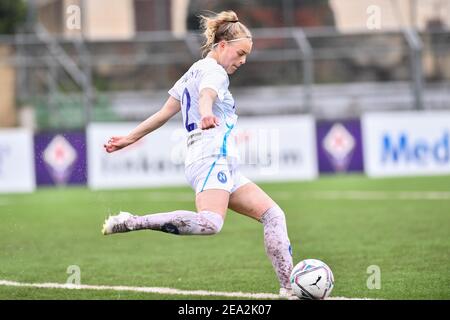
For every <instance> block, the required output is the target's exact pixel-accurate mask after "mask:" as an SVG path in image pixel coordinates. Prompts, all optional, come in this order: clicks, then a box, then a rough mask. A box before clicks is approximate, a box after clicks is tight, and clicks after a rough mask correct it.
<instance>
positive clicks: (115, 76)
mask: <svg viewBox="0 0 450 320" xmlns="http://www.w3.org/2000/svg"><path fill="white" fill-rule="evenodd" d="M252 32H253V36H254V48H253V52H252V54H251V55H250V56H249V58H248V61H247V64H246V66H245V68H244V69H243V70H240V71H239V72H238V73H236V75H233V76H232V89H233V90H234V91H236V92H237V93H238V95H241V96H242V99H243V101H245V103H243V108H242V109H241V110H243V112H244V113H248V114H257V113H270V112H273V113H280V112H281V113H283V112H286V113H289V112H310V113H315V114H317V115H322V116H324V117H326V116H327V115H328V116H342V115H346V116H352V113H351V112H352V111H350V112H347V113H345V114H339V113H338V114H336V112H335V110H333V109H332V108H333V102H332V101H333V99H334V101H335V103H334V104H335V105H339V100H340V99H342V98H343V95H344V98H345V99H346V100H345V103H344V104H346V105H347V106H348V105H349V104H351V103H354V102H355V97H356V100H358V99H359V100H361V99H363V98H364V96H370V95H372V96H374V97H377V96H378V95H380V94H382V95H384V96H383V98H384V99H385V100H382V101H377V100H376V99H375V101H372V102H371V100H370V99H369V100H367V101H365V102H362V103H363V107H364V106H367V105H370V103H372V109H374V108H377V107H376V105H377V103H378V104H379V107H380V109H382V108H385V107H386V105H389V106H392V108H397V109H402V108H406V109H407V108H410V109H424V108H446V107H448V106H449V105H450V104H449V102H450V96H449V94H448V92H450V90H449V89H450V86H449V83H450V31H449V30H439V31H433V32H427V33H417V32H416V31H415V30H414V29H404V30H400V31H385V30H384V31H383V32H361V33H351V34H342V33H339V32H338V31H336V30H335V29H334V28H311V29H302V28H276V29H255V30H252ZM0 44H3V45H8V46H11V47H13V48H14V50H13V52H14V54H13V55H11V56H9V57H3V58H2V60H0V64H8V65H12V66H14V68H15V69H16V71H17V86H16V87H17V99H18V103H19V104H20V105H32V106H33V107H34V108H35V110H36V114H37V116H38V119H39V125H40V127H42V128H47V127H79V126H83V125H85V124H86V123H88V122H90V121H98V120H120V119H127V118H128V119H130V118H133V119H139V118H142V117H144V115H145V114H147V115H148V113H149V112H150V111H151V108H149V110H147V111H142V112H141V111H138V112H134V111H136V110H141V109H139V106H138V105H139V102H138V103H136V101H137V100H139V97H148V96H149V95H150V98H149V99H148V101H149V102H150V103H151V102H154V103H156V102H160V100H161V99H163V97H162V93H164V94H165V93H166V92H167V90H168V89H169V88H170V87H171V86H172V85H173V83H174V82H175V81H176V80H177V79H178V78H179V77H180V76H181V75H182V74H183V73H184V72H185V71H186V69H187V68H188V67H189V66H190V65H191V64H192V63H193V62H194V61H195V60H197V59H199V58H200V56H201V54H200V46H201V37H200V35H199V34H198V33H187V34H186V35H185V36H183V37H182V38H177V37H174V36H173V34H172V33H171V32H166V31H158V32H149V33H141V34H138V35H137V36H136V37H134V38H133V39H129V40H120V41H96V42H90V41H84V40H83V38H67V37H58V36H53V35H51V34H49V33H48V32H47V31H46V30H45V29H44V28H43V27H42V26H38V28H37V29H36V33H34V34H17V35H15V36H13V37H0ZM392 88H396V90H397V91H396V92H392V91H391V90H390V89H392ZM234 91H233V92H234ZM427 92H428V93H431V94H427ZM386 94H387V95H386ZM436 95H438V96H441V98H440V99H438V100H437V101H436V99H435V97H436ZM124 96H125V97H126V96H128V97H134V102H135V103H133V99H129V100H128V103H129V104H130V105H129V107H128V109H129V110H128V111H129V112H128V115H129V116H128V117H127V112H124V110H120V106H119V107H117V108H114V106H117V105H120V101H121V99H122V101H123V99H124ZM333 96H334V98H333ZM399 96H401V97H402V99H400V100H399V99H398V98H399ZM427 97H429V98H427ZM431 97H433V98H431ZM143 99H144V98H143ZM125 100H126V99H125ZM254 100H257V103H254V102H253V103H252V101H254ZM130 101H131V102H130ZM349 101H350V102H349ZM352 101H353V102H352ZM392 102H393V103H392ZM273 105H276V106H273ZM134 106H135V107H136V110H134V111H133V107H134ZM158 106H159V105H158ZM347 109H348V108H347ZM360 109H361V108H360ZM133 112H134V113H133ZM353 112H356V111H355V110H353ZM132 114H133V116H130V115H132Z"/></svg>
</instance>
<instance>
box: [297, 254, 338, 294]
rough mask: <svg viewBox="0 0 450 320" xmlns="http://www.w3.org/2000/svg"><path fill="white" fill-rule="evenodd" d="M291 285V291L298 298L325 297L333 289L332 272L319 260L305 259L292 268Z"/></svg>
mask: <svg viewBox="0 0 450 320" xmlns="http://www.w3.org/2000/svg"><path fill="white" fill-rule="evenodd" d="M291 285H292V291H293V293H294V294H295V295H296V296H297V297H299V298H300V299H309V300H322V299H326V298H327V297H329V296H330V293H331V291H332V290H333V286H334V277H333V272H331V269H330V267H328V266H327V265H326V264H325V263H324V262H322V261H320V260H317V259H306V260H303V261H300V262H299V263H298V264H297V265H296V266H295V267H294V268H293V269H292V273H291Z"/></svg>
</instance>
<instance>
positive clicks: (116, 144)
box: [104, 96, 181, 153]
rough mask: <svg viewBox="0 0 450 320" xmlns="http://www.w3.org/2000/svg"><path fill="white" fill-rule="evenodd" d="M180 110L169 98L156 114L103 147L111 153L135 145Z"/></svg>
mask: <svg viewBox="0 0 450 320" xmlns="http://www.w3.org/2000/svg"><path fill="white" fill-rule="evenodd" d="M180 110H181V104H180V101H178V100H177V99H175V98H174V97H172V96H170V97H169V99H167V101H166V103H165V104H164V106H163V107H162V108H161V109H160V110H159V111H158V112H156V113H155V114H153V115H152V116H150V117H149V118H148V119H147V120H145V121H143V122H141V123H140V124H139V125H138V126H137V127H136V128H134V129H133V130H132V131H131V132H130V133H129V134H128V135H127V136H115V137H111V138H110V139H109V140H108V142H107V143H106V144H105V145H104V147H105V150H106V152H108V153H111V152H114V151H117V150H120V149H123V148H125V147H126V146H129V145H130V144H133V143H135V142H136V141H138V140H139V139H141V138H142V137H144V136H145V135H147V134H149V133H150V132H152V131H155V130H156V129H158V128H159V127H161V126H162V125H163V124H165V123H166V122H167V121H168V120H169V119H170V118H172V117H173V116H174V115H175V114H177V113H178V112H179V111H180Z"/></svg>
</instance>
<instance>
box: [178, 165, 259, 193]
mask: <svg viewBox="0 0 450 320" xmlns="http://www.w3.org/2000/svg"><path fill="white" fill-rule="evenodd" d="M185 175H186V179H187V181H188V182H189V184H190V185H191V187H192V189H194V190H195V193H196V194H198V193H200V192H202V191H204V190H209V189H221V190H226V191H228V192H229V193H233V192H234V191H236V190H237V189H238V188H239V187H241V186H243V185H244V184H246V183H249V182H250V180H249V179H248V178H246V177H245V176H244V175H242V173H241V172H240V171H239V168H238V166H237V165H231V164H229V163H228V162H227V161H226V159H224V158H219V159H218V158H217V157H210V158H205V159H203V160H200V161H196V162H194V163H192V164H190V165H189V166H187V167H186V169H185Z"/></svg>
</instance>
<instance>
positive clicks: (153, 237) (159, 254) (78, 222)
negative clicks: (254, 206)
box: [0, 175, 450, 299]
mask: <svg viewBox="0 0 450 320" xmlns="http://www.w3.org/2000/svg"><path fill="white" fill-rule="evenodd" d="M260 186H261V187H262V188H263V189H264V190H266V192H268V193H269V194H270V195H271V196H272V197H273V198H274V199H275V200H276V201H277V202H278V203H279V205H280V206H281V207H282V208H283V209H284V211H285V213H286V217H287V221H288V231H289V235H290V240H291V243H292V247H293V257H294V263H297V262H299V261H300V260H303V259H306V258H316V259H320V260H323V261H324V262H326V263H327V264H328V265H329V266H330V267H331V268H332V270H333V273H334V276H335V287H334V290H333V292H332V296H335V297H348V298H352V297H357V298H378V299H450V268H449V265H450V176H438V177H421V178H389V179H368V178H366V177H364V176H360V175H349V176H327V177H321V178H320V179H318V180H316V181H313V182H286V183H262V184H260ZM193 199H194V194H193V192H192V191H191V190H190V189H189V188H187V187H186V188H158V189H141V190H114V191H91V190H89V189H87V188H59V189H58V188H57V189H53V188H49V189H38V191H36V192H35V193H33V194H12V195H0V218H1V221H0V280H10V281H18V282H26V283H46V282H54V283H65V282H66V281H67V278H68V277H69V276H70V275H69V274H68V273H67V268H68V266H71V265H77V266H79V267H80V270H81V284H88V285H123V286H139V287H144V286H145V287H170V288H176V289H183V290H211V291H232V292H236V291H242V292H255V293H277V292H278V284H277V280H276V277H275V273H274V272H273V270H272V267H271V264H270V261H269V259H268V258H267V257H266V255H265V252H264V246H263V233H262V226H261V225H260V224H259V223H257V222H256V221H254V220H251V219H249V218H247V217H243V216H241V215H238V214H236V213H234V212H232V211H229V212H228V215H227V218H226V221H225V225H224V227H223V229H222V231H221V233H220V234H218V235H215V236H205V237H201V236H174V235H169V234H164V233H162V232H155V231H138V232H134V233H126V234H118V235H112V236H103V235H101V233H100V230H101V226H102V223H103V220H104V218H105V217H106V216H107V215H108V214H109V213H111V214H115V213H117V212H118V211H119V210H123V211H129V212H132V213H135V214H146V213H154V212H163V211H172V210H176V209H191V210H193V209H194V202H193ZM372 265H376V266H378V267H379V268H380V270H381V288H380V289H369V288H368V287H367V280H368V278H369V277H370V275H371V274H369V273H368V272H367V268H368V267H369V266H372ZM217 298H220V297H209V296H203V297H202V296H200V297H199V296H180V295H164V294H156V293H152V294H150V293H138V292H117V291H94V290H67V289H40V288H18V287H11V286H0V299H217Z"/></svg>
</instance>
